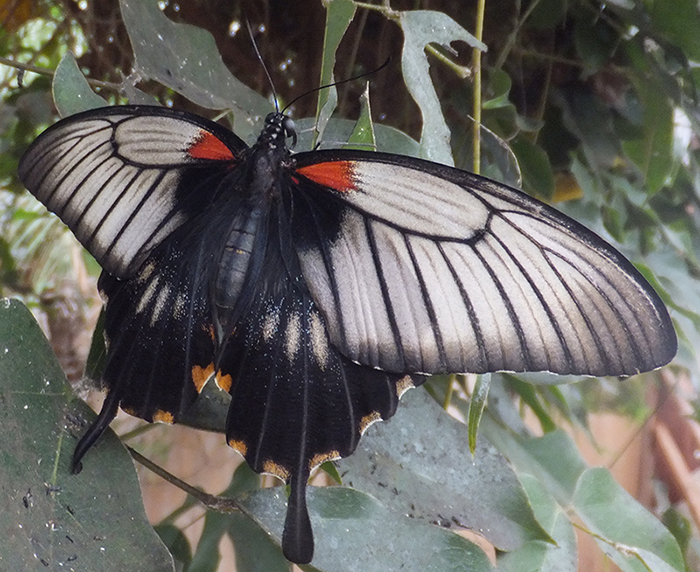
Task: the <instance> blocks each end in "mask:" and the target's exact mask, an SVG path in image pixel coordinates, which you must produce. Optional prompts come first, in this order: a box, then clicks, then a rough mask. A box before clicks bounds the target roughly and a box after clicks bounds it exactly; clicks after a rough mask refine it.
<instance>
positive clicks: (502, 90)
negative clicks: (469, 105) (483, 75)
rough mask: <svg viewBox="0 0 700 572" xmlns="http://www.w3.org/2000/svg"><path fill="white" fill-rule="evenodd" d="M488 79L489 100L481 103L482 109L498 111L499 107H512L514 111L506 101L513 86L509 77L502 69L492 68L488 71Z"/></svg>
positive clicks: (511, 105) (508, 101)
mask: <svg viewBox="0 0 700 572" xmlns="http://www.w3.org/2000/svg"><path fill="white" fill-rule="evenodd" d="M488 78H489V82H488V85H487V91H488V97H489V99H487V100H486V101H484V102H483V104H482V106H481V107H482V109H484V110H486V109H498V108H500V107H512V108H513V109H515V106H514V105H513V104H512V103H511V102H510V100H509V99H508V96H509V95H510V88H511V87H512V85H513V82H512V81H511V79H510V76H509V75H508V74H507V73H506V72H504V71H503V70H502V69H495V68H493V69H490V70H489V75H488Z"/></svg>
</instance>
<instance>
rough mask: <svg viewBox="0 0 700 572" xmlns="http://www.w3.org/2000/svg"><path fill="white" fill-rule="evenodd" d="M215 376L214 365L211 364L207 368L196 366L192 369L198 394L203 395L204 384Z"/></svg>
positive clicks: (193, 380)
mask: <svg viewBox="0 0 700 572" xmlns="http://www.w3.org/2000/svg"><path fill="white" fill-rule="evenodd" d="M212 375H214V364H213V363H210V364H209V365H208V366H207V367H206V368H203V367H201V366H198V365H196V366H194V367H193V368H192V382H193V383H194V388H195V389H196V390H197V393H202V389H203V388H204V384H205V383H206V382H207V381H209V378H210V377H211V376H212Z"/></svg>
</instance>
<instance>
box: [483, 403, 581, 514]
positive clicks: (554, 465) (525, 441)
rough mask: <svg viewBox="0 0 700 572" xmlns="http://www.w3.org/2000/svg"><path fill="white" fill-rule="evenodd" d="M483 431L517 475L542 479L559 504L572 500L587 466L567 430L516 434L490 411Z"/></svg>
mask: <svg viewBox="0 0 700 572" xmlns="http://www.w3.org/2000/svg"><path fill="white" fill-rule="evenodd" d="M481 434H482V435H483V436H485V437H486V438H487V439H488V440H489V441H490V442H491V443H493V445H494V446H495V447H496V448H497V449H498V450H499V451H500V452H501V453H502V454H503V455H505V456H506V457H507V458H508V460H509V461H510V462H511V463H512V464H513V465H514V466H515V469H516V471H517V472H518V474H522V473H527V474H530V475H533V476H534V477H536V478H537V479H539V480H540V481H541V482H542V484H543V486H544V487H545V488H546V489H547V491H549V493H550V494H551V495H553V496H554V498H555V499H556V501H557V502H558V503H559V504H560V505H562V506H567V505H568V504H569V503H570V502H571V498H572V497H573V495H574V491H575V490H576V485H577V483H578V479H579V477H580V476H581V475H582V474H583V472H584V471H585V470H586V469H587V468H588V467H587V465H586V463H585V462H584V461H583V459H581V455H580V453H579V452H578V449H577V448H576V444H575V443H574V442H573V441H572V440H571V437H569V436H568V435H567V434H566V433H564V432H563V431H561V430H556V431H552V432H551V433H547V434H545V435H544V436H542V437H524V436H521V435H514V434H513V433H511V432H509V431H507V430H505V429H503V428H502V427H501V426H500V425H499V424H498V423H496V422H495V421H494V420H493V418H492V417H491V415H490V414H488V412H487V413H486V414H484V416H483V418H482V420H481ZM553 451H556V454H552V452H553Z"/></svg>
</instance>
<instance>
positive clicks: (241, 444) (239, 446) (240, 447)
mask: <svg viewBox="0 0 700 572" xmlns="http://www.w3.org/2000/svg"><path fill="white" fill-rule="evenodd" d="M228 446H229V447H231V449H233V450H234V451H238V452H239V453H240V454H241V455H243V456H244V457H245V454H246V453H247V452H248V445H247V444H246V442H245V441H239V440H236V439H231V440H230V441H229V442H228Z"/></svg>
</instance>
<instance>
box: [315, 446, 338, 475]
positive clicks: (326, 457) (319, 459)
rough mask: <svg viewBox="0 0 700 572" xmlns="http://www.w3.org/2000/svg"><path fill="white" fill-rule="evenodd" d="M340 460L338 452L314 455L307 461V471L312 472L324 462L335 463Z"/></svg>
mask: <svg viewBox="0 0 700 572" xmlns="http://www.w3.org/2000/svg"><path fill="white" fill-rule="evenodd" d="M338 459H340V453H339V452H338V451H330V452H328V453H321V454H318V455H314V456H313V458H312V459H311V460H310V461H309V471H313V470H314V469H315V468H316V467H318V466H319V465H322V464H323V463H325V462H326V461H337V460H338Z"/></svg>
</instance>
